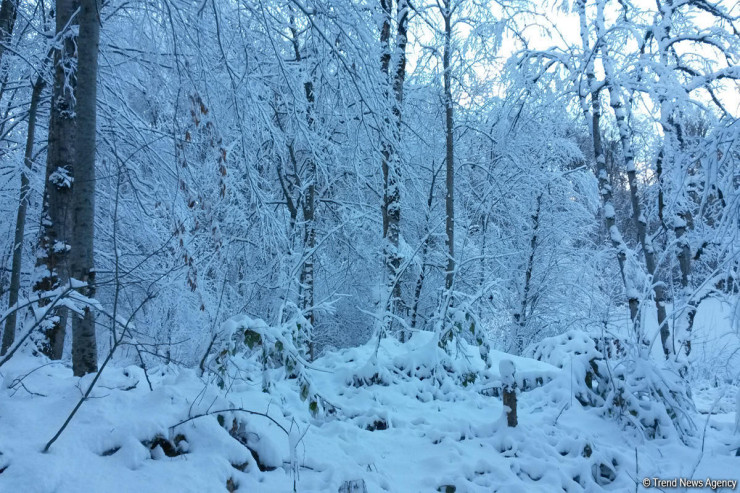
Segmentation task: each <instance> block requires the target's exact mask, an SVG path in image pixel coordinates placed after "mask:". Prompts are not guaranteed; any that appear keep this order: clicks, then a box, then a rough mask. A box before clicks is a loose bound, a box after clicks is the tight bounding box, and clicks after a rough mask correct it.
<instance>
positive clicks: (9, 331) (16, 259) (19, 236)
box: [0, 6, 44, 355]
mask: <svg viewBox="0 0 740 493" xmlns="http://www.w3.org/2000/svg"><path fill="white" fill-rule="evenodd" d="M3 8H5V7H4V6H3ZM0 17H2V16H0ZM43 89H44V78H43V76H39V77H38V79H36V83H35V84H34V85H33V89H32V91H31V106H30V108H29V109H28V133H27V135H26V149H25V153H24V156H23V162H24V164H25V166H24V167H23V168H21V195H20V200H19V201H18V214H17V216H16V219H15V238H14V240H13V265H12V268H11V273H10V291H9V293H8V295H9V301H8V307H9V308H11V309H12V308H13V306H14V305H15V304H16V303H18V292H19V291H20V287H21V263H22V262H21V261H22V260H23V240H24V236H25V231H26V210H27V209H28V193H29V191H30V186H29V179H28V175H29V173H30V172H31V170H32V169H33V161H32V158H33V144H34V137H35V133H36V114H37V112H38V105H39V99H41V92H42V91H43ZM17 314H18V311H17V310H13V311H12V312H11V313H10V314H9V315H8V318H7V319H6V320H5V331H4V332H3V342H2V347H1V348H0V355H3V354H5V353H6V352H7V351H8V349H9V348H10V346H11V345H12V344H13V341H14V340H15V325H16V316H17Z"/></svg>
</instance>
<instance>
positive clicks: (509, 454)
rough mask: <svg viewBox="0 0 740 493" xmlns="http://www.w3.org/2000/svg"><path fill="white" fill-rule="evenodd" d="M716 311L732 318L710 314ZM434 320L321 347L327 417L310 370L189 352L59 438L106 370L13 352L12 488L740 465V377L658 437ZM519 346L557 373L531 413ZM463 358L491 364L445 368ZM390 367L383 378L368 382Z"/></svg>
mask: <svg viewBox="0 0 740 493" xmlns="http://www.w3.org/2000/svg"><path fill="white" fill-rule="evenodd" d="M707 308H708V309H709V310H715V312H716V309H717V307H707ZM723 313H724V312H723ZM708 320H713V323H715V324H717V320H716V319H712V317H711V316H710V314H709V313H700V318H699V317H698V318H697V322H701V323H705V322H706V321H708ZM723 324H724V322H723ZM725 327H726V325H725ZM700 328H701V327H697V332H698V331H699V329H700ZM432 336H433V334H431V333H418V334H416V335H415V336H414V337H413V338H412V339H411V341H410V342H408V343H406V344H401V343H398V342H397V341H394V340H392V339H386V340H383V341H382V343H381V344H380V347H379V349H378V351H377V359H374V357H373V356H374V354H375V349H376V345H375V343H374V341H371V342H370V343H368V344H367V345H365V346H362V347H358V348H352V349H346V350H341V351H334V352H331V353H329V354H327V355H325V356H323V357H322V358H319V359H318V360H317V361H315V362H314V363H313V364H312V365H311V366H312V369H309V370H307V371H308V373H309V374H310V376H311V385H312V391H315V392H317V393H318V394H319V395H320V396H321V398H322V399H324V404H323V406H322V407H323V409H324V410H325V411H326V410H327V409H331V406H333V407H334V410H333V411H332V412H322V413H319V414H317V415H316V416H313V415H312V413H311V412H310V411H309V408H308V405H307V402H304V401H302V400H301V398H300V393H301V392H300V389H299V385H298V381H297V380H296V379H288V380H286V379H279V380H278V381H276V383H275V385H274V387H273V388H272V390H271V392H270V393H265V392H262V380H261V377H260V376H259V375H255V376H254V381H253V382H240V383H235V384H234V385H232V386H231V387H230V388H229V386H227V390H223V389H221V388H219V387H218V386H217V385H215V384H212V383H208V384H206V383H204V380H203V379H202V378H200V377H199V376H198V375H197V373H196V372H195V371H194V370H190V369H182V368H176V367H173V366H171V367H160V368H154V369H150V370H149V372H148V374H147V375H145V373H144V371H143V370H142V369H141V368H139V367H136V366H128V367H121V366H109V367H108V368H106V369H105V371H104V373H103V375H102V377H101V379H100V380H99V381H98V383H97V385H96V386H95V388H94V390H93V393H92V395H91V398H90V399H89V400H87V401H86V402H85V403H84V404H83V405H82V407H81V409H80V411H79V412H78V413H77V415H76V416H75V417H74V419H73V420H72V421H71V423H70V424H69V426H68V427H67V429H66V430H65V431H64V432H63V433H62V435H61V436H60V438H59V439H58V440H57V441H56V442H55V443H54V444H53V445H52V446H51V448H50V450H49V452H48V453H43V452H42V449H43V448H44V446H45V444H46V443H47V442H48V441H49V440H50V439H51V438H52V436H54V434H55V433H56V431H57V430H58V429H59V428H60V426H61V425H62V424H63V423H64V421H65V419H66V418H67V416H68V415H69V413H70V411H71V410H72V409H73V408H74V407H75V405H76V404H77V402H78V401H79V399H80V396H81V395H82V393H83V391H84V390H85V389H86V388H87V386H88V385H89V383H90V381H91V379H92V375H88V376H86V377H83V378H76V377H73V376H72V372H71V369H70V368H68V367H67V366H65V365H64V364H62V363H50V364H46V365H44V366H40V365H41V363H40V361H39V360H38V359H36V358H32V357H30V356H25V355H19V356H17V357H15V358H14V359H13V360H11V361H10V362H9V363H8V364H6V365H5V366H4V367H3V368H2V369H0V373H2V378H3V384H2V389H0V471H2V472H0V491H2V492H28V493H33V492H39V493H48V492H59V493H65V492H70V493H71V492H82V491H85V492H88V491H89V492H135V493H145V492H223V491H229V490H231V491H240V492H289V491H293V489H294V486H295V489H296V491H301V492H336V491H338V489H339V488H340V486H341V485H342V484H343V483H345V481H350V480H363V481H364V482H365V484H366V487H367V491H369V492H380V491H389V492H434V491H456V492H494V491H500V492H519V491H521V492H537V491H542V492H553V491H587V492H588V491H600V490H608V491H636V490H639V491H643V489H644V488H643V486H642V485H641V484H642V481H643V479H644V478H661V479H674V478H693V479H697V480H702V481H706V480H707V479H708V478H709V479H713V480H722V479H732V480H737V479H740V457H736V456H735V450H736V449H737V448H738V446H740V435H738V433H737V431H738V430H737V429H736V421H735V420H736V416H735V411H736V407H737V403H736V399H737V397H736V393H737V387H736V386H734V385H732V383H733V382H728V381H727V380H726V379H724V380H721V381H718V382H711V381H706V382H704V383H702V384H697V385H696V387H695V388H694V389H693V397H694V399H695V402H696V407H697V411H696V412H695V413H693V414H692V416H691V417H692V419H693V420H694V422H695V424H696V428H697V431H696V434H695V437H693V438H692V439H691V440H690V441H689V442H690V445H685V444H683V443H682V442H681V441H680V440H677V439H653V440H649V439H646V438H645V437H643V436H641V434H640V432H639V431H638V430H636V429H635V428H633V427H630V426H628V425H627V424H626V421H625V420H624V419H620V418H619V417H616V416H605V415H604V413H603V412H601V411H600V410H598V409H596V408H586V407H583V406H581V404H580V403H579V402H578V400H577V399H575V398H574V397H573V389H572V385H573V384H572V382H573V380H572V379H571V375H570V373H572V370H571V369H570V368H569V367H568V366H567V365H566V366H564V367H563V368H562V369H559V368H557V367H555V366H551V365H549V364H547V363H544V362H541V361H536V360H534V359H528V358H516V357H512V356H510V355H507V354H505V353H500V352H496V351H491V353H490V361H491V363H492V364H491V365H490V367H488V368H486V366H485V365H484V364H483V362H482V360H481V359H480V357H479V356H478V355H477V354H476V352H477V348H473V347H470V346H467V345H466V344H461V345H460V347H459V348H460V351H461V352H460V353H458V354H455V351H452V353H453V356H452V358H451V359H450V360H449V361H445V359H444V356H443V353H442V352H441V350H440V349H439V348H437V346H436V343H435V341H434V340H432ZM705 349H706V348H705ZM724 350H726V348H725V347H724V346H723V351H724ZM707 351H709V349H707ZM723 354H724V353H723ZM441 355H442V356H441ZM702 355H703V356H702V358H705V357H708V356H707V354H705V353H702ZM504 359H510V360H512V361H514V364H515V367H516V371H517V375H518V379H519V381H520V384H521V383H523V382H522V380H523V379H527V380H528V381H529V383H530V386H529V387H532V386H536V385H537V383H538V382H537V379H538V378H540V379H541V383H542V385H541V386H538V387H536V388H532V389H529V390H526V391H524V392H522V393H520V396H519V409H518V417H519V426H518V427H516V428H507V427H506V423H505V420H504V419H502V418H503V406H502V401H501V398H500V397H498V396H494V395H493V394H492V393H491V392H487V391H486V389H488V388H492V387H495V386H497V385H498V378H499V376H498V368H499V362H500V361H501V360H504ZM450 361H451V363H450ZM450 364H451V365H452V366H456V365H462V366H461V367H463V366H464V367H465V368H468V369H470V370H474V371H475V373H476V375H477V376H476V378H475V381H466V382H465V385H462V384H461V383H460V382H459V381H458V382H456V381H455V380H454V378H452V377H450V376H449V374H448V372H446V371H444V372H440V368H442V367H444V366H445V365H450ZM430 368H436V370H435V372H432V371H431V370H430ZM376 369H382V371H381V372H380V378H379V381H378V383H375V384H372V385H355V383H356V382H357V377H358V375H359V376H363V375H364V376H367V375H369V374H370V373H373V372H374V371H375V370H376ZM735 371H737V369H735ZM147 377H148V379H149V381H150V382H151V386H152V388H153V390H151V391H150V389H149V383H148V381H147ZM529 387H528V388H529ZM236 409H241V410H236ZM244 410H246V411H252V412H256V413H261V414H250V413H248V412H245V411H244ZM196 416H199V417H196ZM268 416H269V418H268ZM193 417H195V418H194V419H190V420H189V421H186V422H184V423H183V421H185V420H188V419H189V418H193ZM250 449H251V451H250ZM255 456H257V457H258V458H259V464H258V461H257V458H256V457H255ZM651 481H652V479H651ZM453 488H454V489H453ZM651 489H652V488H651ZM665 489H667V488H665Z"/></svg>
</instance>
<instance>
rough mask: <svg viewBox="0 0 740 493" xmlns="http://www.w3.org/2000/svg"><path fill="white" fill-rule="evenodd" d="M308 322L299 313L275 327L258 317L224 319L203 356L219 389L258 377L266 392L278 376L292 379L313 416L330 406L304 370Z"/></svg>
mask: <svg viewBox="0 0 740 493" xmlns="http://www.w3.org/2000/svg"><path fill="white" fill-rule="evenodd" d="M310 330H311V324H310V323H309V322H308V320H306V319H305V318H304V317H303V316H302V315H301V314H300V312H298V314H297V315H295V316H294V317H292V318H291V319H290V320H288V321H287V322H285V323H284V324H282V325H279V326H270V325H268V324H267V323H266V322H265V321H263V320H261V319H252V318H250V317H248V316H246V315H237V316H234V317H231V318H230V319H228V320H227V321H226V322H225V323H224V324H223V327H222V331H221V333H220V334H219V335H218V336H217V337H216V338H214V343H212V345H211V348H210V350H209V354H208V355H206V358H207V368H208V369H209V370H211V371H212V372H213V375H214V376H215V378H216V382H217V384H218V385H219V386H220V387H221V388H226V389H228V388H230V387H231V386H232V385H239V384H240V383H244V382H255V381H256V379H257V378H258V375H259V376H261V384H262V390H263V392H270V391H271V389H272V388H273V386H274V384H275V382H276V381H278V380H282V379H295V380H297V382H298V392H299V395H300V398H301V400H303V401H306V400H307V401H308V408H309V410H310V411H311V414H312V415H314V416H317V415H319V414H320V413H322V412H323V411H332V407H331V406H330V405H329V404H328V403H326V401H325V400H324V399H322V398H321V396H319V395H318V394H317V393H316V391H315V389H314V386H313V385H312V383H311V378H310V377H309V375H308V373H307V372H306V367H307V365H308V364H309V363H308V361H307V354H308V350H307V344H305V342H306V341H307V340H308V338H307V335H306V334H309V335H310Z"/></svg>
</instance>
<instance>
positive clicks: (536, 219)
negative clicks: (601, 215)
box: [511, 193, 542, 355]
mask: <svg viewBox="0 0 740 493" xmlns="http://www.w3.org/2000/svg"><path fill="white" fill-rule="evenodd" d="M541 208H542V193H540V194H539V195H537V204H536V206H535V210H534V214H532V236H531V238H530V239H529V257H528V258H527V266H526V268H525V270H524V288H523V289H522V298H521V302H520V303H519V311H518V312H517V313H515V314H514V326H513V327H512V329H513V333H512V334H511V342H512V344H511V347H513V351H514V354H517V355H518V354H521V352H522V349H524V339H523V336H524V334H523V332H524V328H525V327H526V325H527V312H528V311H529V310H530V304H529V300H530V291H531V290H532V273H533V272H534V259H535V253H536V251H537V236H538V234H539V230H540V210H541Z"/></svg>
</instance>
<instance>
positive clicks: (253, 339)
mask: <svg viewBox="0 0 740 493" xmlns="http://www.w3.org/2000/svg"><path fill="white" fill-rule="evenodd" d="M244 344H246V345H247V346H248V347H249V349H254V347H255V346H256V345H257V344H262V336H260V335H259V333H257V332H255V331H253V330H250V329H247V330H246V331H244Z"/></svg>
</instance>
